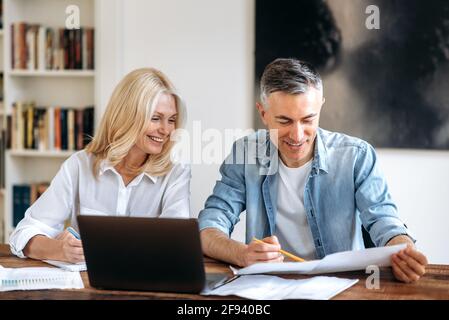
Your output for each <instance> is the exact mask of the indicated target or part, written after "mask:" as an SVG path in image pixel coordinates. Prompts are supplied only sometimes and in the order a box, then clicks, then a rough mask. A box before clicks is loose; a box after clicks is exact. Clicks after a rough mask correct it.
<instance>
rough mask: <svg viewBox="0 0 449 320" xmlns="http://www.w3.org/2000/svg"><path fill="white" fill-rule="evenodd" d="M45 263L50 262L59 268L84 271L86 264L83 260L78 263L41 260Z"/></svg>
mask: <svg viewBox="0 0 449 320" xmlns="http://www.w3.org/2000/svg"><path fill="white" fill-rule="evenodd" d="M43 261H44V262H45V263H48V264H51V265H52V266H55V267H59V268H61V269H64V270H67V271H86V270H87V266H86V263H85V262H80V263H74V264H73V263H68V262H64V261H57V260H43Z"/></svg>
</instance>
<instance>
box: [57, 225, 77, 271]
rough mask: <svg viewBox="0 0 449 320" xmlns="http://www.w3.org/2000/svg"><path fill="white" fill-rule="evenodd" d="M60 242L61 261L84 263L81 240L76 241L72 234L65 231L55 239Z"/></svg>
mask: <svg viewBox="0 0 449 320" xmlns="http://www.w3.org/2000/svg"><path fill="white" fill-rule="evenodd" d="M55 239H56V240H59V241H61V255H62V258H61V260H62V261H67V262H70V263H78V262H83V261H84V251H83V245H82V242H81V240H78V239H76V238H75V237H74V236H73V234H71V233H70V232H68V231H67V230H65V231H64V232H62V233H60V234H58V235H57V236H56V238H55Z"/></svg>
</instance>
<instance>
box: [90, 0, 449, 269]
mask: <svg viewBox="0 0 449 320" xmlns="http://www.w3.org/2000/svg"><path fill="white" fill-rule="evenodd" d="M98 3H99V4H98V5H97V7H98V8H99V9H101V10H98V8H97V13H98V16H97V17H96V21H97V41H98V42H97V48H99V49H98V50H100V51H101V52H99V54H98V60H99V61H97V66H98V69H99V79H97V92H99V93H100V94H99V98H98V99H99V101H98V103H99V104H100V105H101V106H102V107H104V105H105V103H106V102H107V100H108V99H109V95H110V93H111V91H112V88H113V86H114V85H115V84H116V83H117V82H118V81H119V79H120V78H121V76H122V75H124V74H125V73H126V72H128V71H130V70H131V69H134V68H137V67H142V66H154V67H157V68H160V69H161V70H163V71H164V72H165V73H166V74H167V75H168V76H169V77H170V78H171V79H172V81H173V82H174V83H175V85H176V86H177V87H178V88H179V89H180V91H181V94H182V95H183V97H184V99H185V100H186V102H187V107H188V112H189V121H188V122H189V123H192V121H194V120H201V121H202V127H203V129H206V128H218V129H220V130H223V129H225V128H248V127H251V126H252V123H253V122H252V120H253V119H252V110H251V108H252V105H253V98H252V97H253V66H254V57H253V52H254V27H253V26H254V16H253V14H254V0H250V1H242V0H227V1H219V0H189V1H177V0H126V1H123V0H98ZM188 129H190V128H189V127H188ZM378 152H379V161H380V164H381V166H382V168H383V169H384V172H385V174H386V176H387V179H388V182H389V185H390V188H391V191H392V194H393V197H394V199H395V200H396V202H397V204H398V207H399V210H400V216H401V218H402V219H403V220H404V222H405V223H406V224H407V225H408V227H409V228H410V229H411V231H412V232H413V233H414V235H415V236H416V238H417V239H418V240H419V242H418V243H417V244H418V246H419V247H420V248H421V249H422V250H423V251H424V252H425V253H426V254H427V255H428V257H429V260H430V262H432V263H449V250H447V249H446V244H447V243H449V232H448V231H449V215H448V213H449V152H430V151H403V150H379V151H378ZM192 169H193V172H192V174H193V178H192V186H191V190H192V209H193V212H194V213H195V215H196V214H197V213H198V211H199V210H200V209H201V208H202V206H203V203H204V200H205V198H206V197H207V196H208V195H209V193H210V192H211V190H212V187H213V185H214V183H215V180H216V179H217V178H218V171H217V169H218V166H215V165H202V166H193V168H192ZM242 222H243V221H242ZM243 236H244V225H243V223H240V225H239V226H238V227H237V229H236V233H235V238H237V239H243Z"/></svg>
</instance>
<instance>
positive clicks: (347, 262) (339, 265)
mask: <svg viewBox="0 0 449 320" xmlns="http://www.w3.org/2000/svg"><path fill="white" fill-rule="evenodd" d="M406 247H407V245H405V244H400V245H396V246H389V247H378V248H370V249H365V250H358V251H344V252H338V253H334V254H330V255H328V256H326V257H324V259H321V260H313V261H307V262H280V263H256V264H253V265H250V266H249V267H246V268H242V269H238V270H237V269H234V268H231V269H232V270H233V272H234V274H236V275H247V274H258V273H284V274H285V273H297V274H321V273H334V272H344V271H354V270H365V269H366V267H368V266H371V265H375V266H378V267H388V266H390V265H391V255H392V254H395V253H397V252H399V251H400V250H402V249H405V248H406Z"/></svg>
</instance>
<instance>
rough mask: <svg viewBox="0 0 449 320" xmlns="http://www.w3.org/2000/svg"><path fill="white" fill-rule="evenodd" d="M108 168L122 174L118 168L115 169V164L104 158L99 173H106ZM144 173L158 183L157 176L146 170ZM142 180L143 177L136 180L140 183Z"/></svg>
mask: <svg viewBox="0 0 449 320" xmlns="http://www.w3.org/2000/svg"><path fill="white" fill-rule="evenodd" d="M108 170H110V171H112V172H114V173H115V174H118V175H120V174H119V173H118V172H117V170H115V168H114V166H113V165H112V164H111V163H110V162H109V161H108V160H103V161H102V162H101V164H100V172H99V175H100V176H101V175H103V174H104V173H105V172H106V171H108ZM141 175H142V174H141ZM143 175H144V176H146V177H147V178H149V179H150V180H151V181H153V183H156V182H157V177H155V176H152V175H150V174H148V173H147V172H144V173H143ZM140 181H141V178H140V179H138V180H137V181H136V182H137V183H138V182H140Z"/></svg>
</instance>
